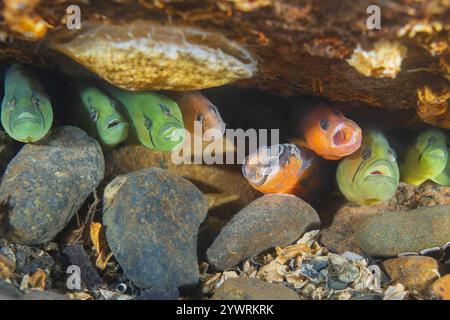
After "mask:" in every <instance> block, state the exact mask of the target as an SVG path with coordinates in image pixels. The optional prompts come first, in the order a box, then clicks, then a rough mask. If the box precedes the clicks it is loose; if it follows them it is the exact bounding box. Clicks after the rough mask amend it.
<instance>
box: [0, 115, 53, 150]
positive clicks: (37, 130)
mask: <svg viewBox="0 0 450 320" xmlns="http://www.w3.org/2000/svg"><path fill="white" fill-rule="evenodd" d="M3 116H4V117H9V121H8V124H6V125H5V121H4V120H5V119H4V117H2V123H3V126H4V129H5V131H6V132H7V133H8V135H9V136H11V137H12V138H13V139H15V140H17V141H21V142H25V143H29V142H36V141H38V140H39V139H41V138H43V137H44V136H45V135H46V134H47V132H48V130H47V129H46V124H45V119H44V116H43V114H42V113H41V111H40V110H39V109H38V108H34V107H16V108H15V109H14V110H12V111H11V112H10V113H9V115H3Z"/></svg>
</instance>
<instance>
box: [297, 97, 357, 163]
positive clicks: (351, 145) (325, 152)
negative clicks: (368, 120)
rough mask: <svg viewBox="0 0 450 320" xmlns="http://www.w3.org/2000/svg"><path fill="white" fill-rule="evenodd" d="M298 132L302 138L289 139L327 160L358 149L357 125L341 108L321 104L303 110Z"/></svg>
mask: <svg viewBox="0 0 450 320" xmlns="http://www.w3.org/2000/svg"><path fill="white" fill-rule="evenodd" d="M298 129H299V130H298V131H299V132H298V133H299V134H300V135H301V136H302V137H303V139H304V140H302V139H297V138H296V139H293V140H292V142H293V143H296V144H299V145H302V146H305V147H307V148H309V149H311V150H313V151H314V152H315V153H317V154H318V155H319V156H321V157H323V158H325V159H328V160H338V159H341V158H342V157H345V156H348V155H350V154H352V153H353V152H355V151H356V150H358V149H359V147H360V146H361V140H362V131H361V128H360V127H359V126H358V125H357V124H356V123H355V122H354V121H352V120H350V119H347V118H346V117H344V115H343V114H342V112H341V111H339V110H337V109H333V108H330V107H329V106H327V105H325V104H322V105H320V106H318V107H315V108H313V109H311V110H310V111H309V112H307V113H306V114H304V115H303V116H302V118H301V120H300V125H299V127H298Z"/></svg>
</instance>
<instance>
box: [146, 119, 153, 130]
mask: <svg viewBox="0 0 450 320" xmlns="http://www.w3.org/2000/svg"><path fill="white" fill-rule="evenodd" d="M145 127H146V128H147V130H152V128H153V122H152V120H151V119H149V118H147V117H145Z"/></svg>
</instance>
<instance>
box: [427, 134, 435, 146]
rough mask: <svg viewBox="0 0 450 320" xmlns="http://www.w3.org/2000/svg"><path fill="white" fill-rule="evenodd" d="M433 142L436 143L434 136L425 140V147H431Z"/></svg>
mask: <svg viewBox="0 0 450 320" xmlns="http://www.w3.org/2000/svg"><path fill="white" fill-rule="evenodd" d="M435 142H436V137H434V136H431V137H429V138H428V140H427V147H429V146H431V145H433V144H434V143H435Z"/></svg>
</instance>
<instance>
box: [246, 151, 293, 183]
mask: <svg viewBox="0 0 450 320" xmlns="http://www.w3.org/2000/svg"><path fill="white" fill-rule="evenodd" d="M284 149H285V148H284V146H282V145H275V146H272V147H267V146H263V147H261V148H259V149H258V150H257V151H256V152H254V153H252V154H250V155H249V156H248V157H247V158H246V159H245V160H244V163H243V164H242V173H243V175H244V177H245V178H246V179H247V180H248V181H249V182H250V183H252V184H254V185H262V184H264V183H265V181H266V180H267V178H268V177H269V176H270V175H272V174H274V173H276V172H277V171H278V170H279V169H280V166H279V162H280V157H281V155H282V154H283V153H284Z"/></svg>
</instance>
